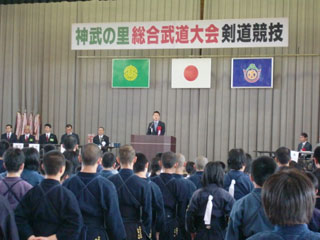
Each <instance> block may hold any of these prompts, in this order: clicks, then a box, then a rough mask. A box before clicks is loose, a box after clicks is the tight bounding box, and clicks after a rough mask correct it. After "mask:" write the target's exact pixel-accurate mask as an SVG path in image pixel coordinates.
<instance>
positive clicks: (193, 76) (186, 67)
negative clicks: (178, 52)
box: [171, 58, 211, 88]
mask: <svg viewBox="0 0 320 240" xmlns="http://www.w3.org/2000/svg"><path fill="white" fill-rule="evenodd" d="M171 87H172V88H210V87H211V59H210V58H182V59H172V68H171Z"/></svg>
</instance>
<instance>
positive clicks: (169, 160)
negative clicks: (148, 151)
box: [161, 152, 177, 169]
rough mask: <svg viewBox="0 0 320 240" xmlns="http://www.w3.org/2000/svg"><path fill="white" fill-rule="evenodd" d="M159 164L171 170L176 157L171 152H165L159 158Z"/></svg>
mask: <svg viewBox="0 0 320 240" xmlns="http://www.w3.org/2000/svg"><path fill="white" fill-rule="evenodd" d="M161 162H162V166H163V167H164V168H165V169H169V168H173V167H174V165H175V164H176V163H177V155H176V154H175V153H173V152H165V153H163V154H162V156H161Z"/></svg>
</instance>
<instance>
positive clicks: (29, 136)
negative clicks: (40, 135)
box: [19, 125, 36, 143]
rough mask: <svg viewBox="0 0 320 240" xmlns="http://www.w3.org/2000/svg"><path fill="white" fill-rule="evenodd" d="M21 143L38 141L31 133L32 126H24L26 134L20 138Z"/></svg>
mask: <svg viewBox="0 0 320 240" xmlns="http://www.w3.org/2000/svg"><path fill="white" fill-rule="evenodd" d="M19 142H20V143H36V138H35V137H34V136H33V135H32V134H31V131H30V126H29V125H27V126H25V128H24V134H23V135H21V136H20V138H19Z"/></svg>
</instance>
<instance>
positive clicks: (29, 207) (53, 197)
mask: <svg viewBox="0 0 320 240" xmlns="http://www.w3.org/2000/svg"><path fill="white" fill-rule="evenodd" d="M65 162H66V160H65V158H64V156H63V155H62V153H60V152H59V151H51V152H48V153H47V154H45V156H44V158H43V167H44V171H45V179H44V180H43V181H42V182H41V183H40V184H38V185H37V186H35V187H34V188H32V189H31V190H30V191H29V192H28V193H27V194H26V195H25V196H24V197H23V199H22V200H21V202H20V204H19V205H18V207H17V209H16V211H15V216H16V223H17V226H18V230H19V236H20V239H21V240H26V239H28V240H32V239H38V238H39V239H41V238H47V239H49V240H54V239H68V240H69V239H70V240H71V239H72V240H78V239H79V237H80V231H81V229H82V225H83V221H82V215H81V212H80V208H79V204H78V201H77V199H76V197H75V196H74V194H73V193H72V192H71V191H69V190H68V189H66V188H65V187H63V186H61V184H60V178H61V176H62V175H63V173H64V170H65Z"/></svg>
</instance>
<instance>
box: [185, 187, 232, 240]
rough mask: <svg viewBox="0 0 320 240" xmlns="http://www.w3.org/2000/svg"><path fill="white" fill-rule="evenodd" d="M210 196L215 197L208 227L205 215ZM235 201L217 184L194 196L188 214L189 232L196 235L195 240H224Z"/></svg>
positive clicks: (201, 190) (199, 190)
mask: <svg viewBox="0 0 320 240" xmlns="http://www.w3.org/2000/svg"><path fill="white" fill-rule="evenodd" d="M209 195H211V196H212V197H213V199H212V212H211V223H210V225H206V224H205V222H204V215H205V211H206V207H207V203H208V197H209ZM234 201H235V200H234V198H233V197H232V196H231V195H230V194H229V193H228V192H227V191H226V190H224V189H223V188H220V187H218V186H217V185H216V184H210V185H209V186H207V187H204V188H201V189H198V190H197V191H196V192H195V193H194V194H193V196H192V199H191V201H190V204H189V207H188V209H187V212H186V228H187V231H188V232H190V233H196V237H195V240H203V239H206V240H223V239H224V237H225V230H226V227H227V224H228V220H227V216H228V215H229V214H230V212H231V209H232V206H233V203H234Z"/></svg>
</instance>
